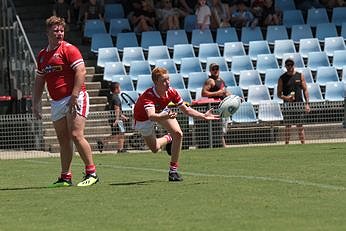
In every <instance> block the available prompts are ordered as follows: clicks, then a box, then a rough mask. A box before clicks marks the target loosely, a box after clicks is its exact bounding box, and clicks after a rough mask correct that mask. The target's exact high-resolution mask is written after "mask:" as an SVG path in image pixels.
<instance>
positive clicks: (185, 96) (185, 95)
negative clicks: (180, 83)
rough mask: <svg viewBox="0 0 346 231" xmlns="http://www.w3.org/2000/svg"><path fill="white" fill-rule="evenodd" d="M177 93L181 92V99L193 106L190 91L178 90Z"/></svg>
mask: <svg viewBox="0 0 346 231" xmlns="http://www.w3.org/2000/svg"><path fill="white" fill-rule="evenodd" d="M177 91H178V92H179V94H180V96H181V98H182V99H183V100H184V102H185V103H188V104H192V97H191V93H190V91H189V90H188V89H181V88H177ZM191 118H192V117H191Z"/></svg>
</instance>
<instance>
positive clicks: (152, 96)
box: [134, 87, 183, 121]
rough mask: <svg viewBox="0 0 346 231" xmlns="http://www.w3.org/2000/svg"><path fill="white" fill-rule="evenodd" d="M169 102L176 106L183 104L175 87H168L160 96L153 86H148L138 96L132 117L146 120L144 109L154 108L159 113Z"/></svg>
mask: <svg viewBox="0 0 346 231" xmlns="http://www.w3.org/2000/svg"><path fill="white" fill-rule="evenodd" d="M170 102H172V103H174V104H176V105H177V106H181V105H182V104H183V99H182V98H181V96H180V94H179V93H178V91H177V90H176V89H174V88H172V87H170V88H169V89H168V91H167V92H166V95H165V96H164V97H160V96H159V95H158V94H157V92H156V90H155V87H151V88H148V89H147V90H146V91H145V92H144V93H143V94H142V95H140V96H139V97H138V100H137V102H136V104H135V108H134V118H135V120H137V121H146V120H148V119H149V118H148V115H147V112H146V110H148V109H149V108H155V112H156V113H160V112H161V111H162V110H163V109H165V108H166V107H167V105H168V104H169V103H170Z"/></svg>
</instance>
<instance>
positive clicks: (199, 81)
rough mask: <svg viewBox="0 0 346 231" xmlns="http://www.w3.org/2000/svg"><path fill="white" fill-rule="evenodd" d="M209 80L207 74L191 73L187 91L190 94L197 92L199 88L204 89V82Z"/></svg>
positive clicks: (201, 72)
mask: <svg viewBox="0 0 346 231" xmlns="http://www.w3.org/2000/svg"><path fill="white" fill-rule="evenodd" d="M207 79H208V74H207V73H206V72H203V71H200V72H190V73H189V75H188V82H187V89H189V91H190V92H196V90H197V89H198V88H201V87H203V85H204V82H205V81H206V80H207Z"/></svg>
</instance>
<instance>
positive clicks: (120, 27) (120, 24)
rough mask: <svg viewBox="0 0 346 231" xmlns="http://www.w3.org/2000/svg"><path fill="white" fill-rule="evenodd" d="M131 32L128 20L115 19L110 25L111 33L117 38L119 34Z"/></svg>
mask: <svg viewBox="0 0 346 231" xmlns="http://www.w3.org/2000/svg"><path fill="white" fill-rule="evenodd" d="M124 31H131V26H130V22H129V19H128V18H113V19H111V21H110V24H109V33H110V35H111V36H113V37H117V36H118V34H119V33H122V32H124Z"/></svg>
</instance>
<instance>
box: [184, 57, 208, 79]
mask: <svg viewBox="0 0 346 231" xmlns="http://www.w3.org/2000/svg"><path fill="white" fill-rule="evenodd" d="M202 71H203V69H202V65H201V63H200V62H199V59H198V58H197V57H190V58H182V59H181V64H180V74H182V76H183V77H184V78H187V77H188V76H189V73H190V72H202Z"/></svg>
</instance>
